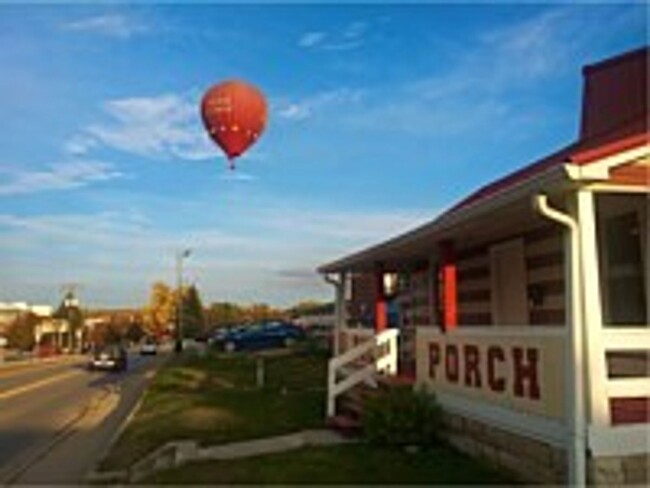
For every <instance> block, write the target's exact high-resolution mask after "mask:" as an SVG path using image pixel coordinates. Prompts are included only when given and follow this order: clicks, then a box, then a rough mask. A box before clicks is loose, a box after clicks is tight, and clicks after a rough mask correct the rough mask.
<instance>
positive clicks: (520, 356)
mask: <svg viewBox="0 0 650 488" xmlns="http://www.w3.org/2000/svg"><path fill="white" fill-rule="evenodd" d="M512 358H513V362H514V364H513V367H514V371H515V378H514V381H515V387H514V388H515V396H518V397H528V398H532V399H534V400H537V399H539V397H540V391H539V382H538V375H537V372H538V364H539V357H538V354H537V349H532V348H527V349H526V362H524V349H523V348H521V347H513V348H512ZM524 383H527V384H528V392H526V391H525V390H526V389H525V386H524Z"/></svg>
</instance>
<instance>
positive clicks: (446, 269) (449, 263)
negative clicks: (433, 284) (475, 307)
mask: <svg viewBox="0 0 650 488" xmlns="http://www.w3.org/2000/svg"><path fill="white" fill-rule="evenodd" d="M439 249H440V257H441V259H440V264H441V266H440V274H441V278H442V290H441V292H442V293H441V294H442V297H441V299H442V328H443V330H445V331H450V330H453V329H455V328H456V327H457V325H458V296H457V293H458V287H457V279H458V277H457V271H456V253H455V250H454V244H453V242H452V241H443V242H441V243H440V245H439Z"/></svg>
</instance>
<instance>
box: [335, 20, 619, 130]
mask: <svg viewBox="0 0 650 488" xmlns="http://www.w3.org/2000/svg"><path fill="white" fill-rule="evenodd" d="M578 14H584V10H580V11H577V10H573V9H572V8H571V7H559V8H553V9H548V10H545V11H543V12H542V13H540V14H538V15H536V16H533V17H530V18H528V19H525V20H523V21H520V22H518V23H509V24H505V25H503V26H501V27H499V28H496V29H492V30H490V31H487V32H484V33H482V34H481V35H480V36H478V37H477V38H475V39H473V40H472V39H468V40H466V42H465V44H464V45H463V46H462V50H460V51H459V54H458V56H456V58H455V59H454V60H453V61H452V63H451V64H450V65H449V66H447V67H446V68H445V70H444V71H443V72H442V73H440V74H435V75H432V76H426V77H422V78H420V79H417V80H413V81H411V82H406V83H404V84H402V85H401V86H400V85H397V86H393V87H391V88H390V90H385V89H377V90H374V91H373V90H368V92H367V94H368V96H367V97H366V101H367V102H368V103H366V106H365V107H364V109H363V110H356V111H353V112H348V113H346V114H343V115H342V118H341V119H340V120H339V123H340V121H341V120H342V121H343V122H344V123H345V124H347V125H348V126H350V127H352V128H353V129H363V130H369V131H375V130H376V131H382V132H392V133H397V132H402V133H408V134H411V135H427V134H429V135H431V136H433V137H443V136H454V135H462V134H464V133H476V132H478V131H481V130H483V129H490V130H491V132H492V133H493V134H494V135H495V136H496V135H497V134H499V133H501V134H512V133H513V129H514V128H517V129H518V130H517V131H516V132H517V133H520V134H526V133H527V131H526V130H523V129H522V128H523V127H524V125H525V126H527V127H531V126H533V125H536V124H537V125H538V124H540V123H543V121H544V119H546V118H547V117H548V115H549V112H548V111H549V110H552V107H550V106H546V105H540V104H539V102H537V101H536V98H535V95H533V96H532V97H530V98H529V97H527V93H531V94H537V90H538V88H539V83H543V82H545V81H546V80H548V79H550V78H551V77H553V76H557V75H558V74H560V73H562V72H572V73H575V72H578V70H579V69H580V66H581V65H582V64H583V63H584V61H585V56H584V55H583V54H581V53H582V52H583V51H586V49H585V47H586V46H589V45H590V44H593V39H594V37H595V36H597V35H602V32H596V31H594V30H593V29H590V28H589V27H588V26H585V23H584V22H583V20H582V18H581V17H580V16H579V15H578ZM626 15H627V14H626ZM619 22H620V21H619ZM588 25H591V24H590V23H588ZM533 113H534V114H535V116H531V114H533Z"/></svg>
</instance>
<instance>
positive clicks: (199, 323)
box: [182, 285, 205, 337]
mask: <svg viewBox="0 0 650 488" xmlns="http://www.w3.org/2000/svg"><path fill="white" fill-rule="evenodd" d="M182 307H183V335H184V336H185V337H197V336H200V335H201V334H203V333H204V332H205V316H204V313H203V304H202V303H201V297H200V296H199V291H198V290H197V288H196V286H194V285H192V286H190V287H189V288H187V289H183V300H182Z"/></svg>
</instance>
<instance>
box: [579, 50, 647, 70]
mask: <svg viewBox="0 0 650 488" xmlns="http://www.w3.org/2000/svg"><path fill="white" fill-rule="evenodd" d="M641 55H645V56H646V57H648V56H650V49H648V47H647V46H643V47H640V48H639V49H635V50H634V51H628V52H626V53H623V54H621V55H620V56H615V57H613V58H607V59H605V60H603V61H598V62H596V63H594V64H588V65H587V66H584V67H583V68H582V73H583V74H584V75H588V74H591V73H593V72H594V71H600V70H603V69H607V68H611V67H612V66H613V65H617V64H620V63H625V62H626V61H628V60H629V59H630V58H635V57H636V56H641Z"/></svg>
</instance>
